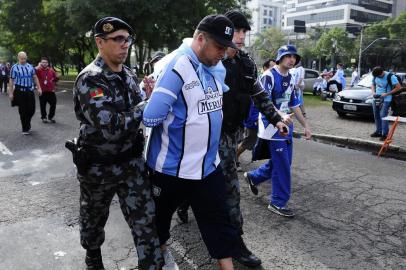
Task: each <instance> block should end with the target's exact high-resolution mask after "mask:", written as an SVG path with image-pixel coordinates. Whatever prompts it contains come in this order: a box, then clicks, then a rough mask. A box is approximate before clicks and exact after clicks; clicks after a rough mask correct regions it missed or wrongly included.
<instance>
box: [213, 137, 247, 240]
mask: <svg viewBox="0 0 406 270" xmlns="http://www.w3.org/2000/svg"><path fill="white" fill-rule="evenodd" d="M238 138H239V132H236V133H234V134H227V133H224V132H222V133H221V138H220V146H219V155H220V159H221V161H220V166H221V168H222V169H223V174H224V176H225V180H226V193H227V201H226V202H227V205H228V207H229V208H230V218H231V221H232V222H233V224H235V225H236V226H237V228H238V229H239V232H240V235H242V234H243V230H242V226H243V218H242V214H241V209H240V182H239V181H238V174H237V147H238Z"/></svg>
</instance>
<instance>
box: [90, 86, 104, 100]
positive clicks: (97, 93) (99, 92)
mask: <svg viewBox="0 0 406 270" xmlns="http://www.w3.org/2000/svg"><path fill="white" fill-rule="evenodd" d="M103 96H104V93H103V89H102V88H101V87H93V88H90V97H91V98H99V97H103Z"/></svg>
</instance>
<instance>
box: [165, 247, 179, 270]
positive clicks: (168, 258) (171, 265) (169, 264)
mask: <svg viewBox="0 0 406 270" xmlns="http://www.w3.org/2000/svg"><path fill="white" fill-rule="evenodd" d="M162 255H163V257H164V262H165V265H164V266H163V267H162V270H179V267H178V265H177V264H176V262H175V259H174V258H173V256H172V253H171V252H170V251H169V249H166V250H165V251H164V252H163V253H162Z"/></svg>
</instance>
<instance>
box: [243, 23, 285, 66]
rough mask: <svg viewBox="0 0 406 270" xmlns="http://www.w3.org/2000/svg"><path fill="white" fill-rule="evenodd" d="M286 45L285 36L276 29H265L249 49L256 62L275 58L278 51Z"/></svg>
mask: <svg viewBox="0 0 406 270" xmlns="http://www.w3.org/2000/svg"><path fill="white" fill-rule="evenodd" d="M284 44H286V40H285V36H284V34H283V33H282V32H281V30H280V29H278V28H273V27H270V28H267V29H266V30H265V31H263V32H261V33H259V34H258V36H257V37H256V39H255V41H254V44H253V45H252V47H251V53H252V55H253V57H254V58H255V59H256V60H257V61H262V62H263V61H264V60H266V59H269V58H275V57H276V54H277V52H278V49H279V48H280V47H281V46H282V45H284Z"/></svg>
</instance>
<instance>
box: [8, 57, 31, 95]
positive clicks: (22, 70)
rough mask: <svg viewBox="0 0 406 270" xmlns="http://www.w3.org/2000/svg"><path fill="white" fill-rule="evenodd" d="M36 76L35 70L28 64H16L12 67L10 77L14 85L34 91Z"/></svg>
mask: <svg viewBox="0 0 406 270" xmlns="http://www.w3.org/2000/svg"><path fill="white" fill-rule="evenodd" d="M34 75H35V69H34V67H33V66H31V65H30V64H28V63H26V64H24V65H21V64H15V65H13V66H12V67H11V71H10V77H11V78H12V79H13V82H14V85H19V86H22V87H27V88H32V89H34V88H33V86H34V79H33V76H34Z"/></svg>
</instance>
